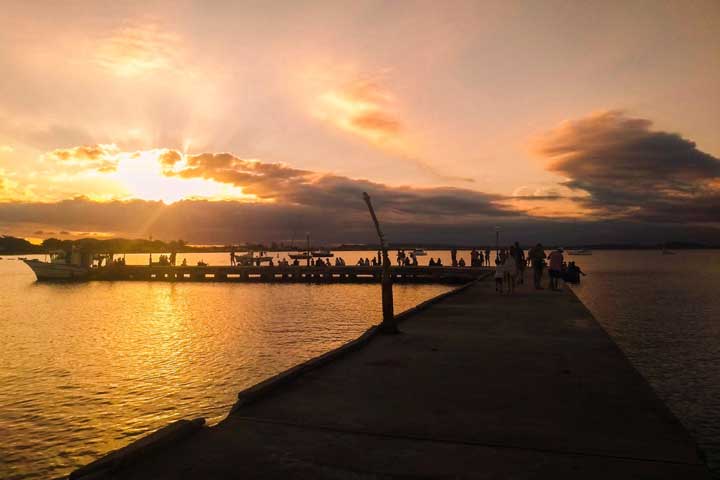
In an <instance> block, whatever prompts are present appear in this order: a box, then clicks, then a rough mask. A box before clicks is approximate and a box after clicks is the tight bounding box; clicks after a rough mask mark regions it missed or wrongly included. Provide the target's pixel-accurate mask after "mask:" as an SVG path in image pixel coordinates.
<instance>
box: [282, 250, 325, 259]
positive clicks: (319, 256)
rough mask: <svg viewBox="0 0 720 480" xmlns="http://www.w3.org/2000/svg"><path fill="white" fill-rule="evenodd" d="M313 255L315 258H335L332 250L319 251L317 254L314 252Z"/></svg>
mask: <svg viewBox="0 0 720 480" xmlns="http://www.w3.org/2000/svg"><path fill="white" fill-rule="evenodd" d="M311 255H312V256H313V257H315V258H328V257H334V256H335V254H334V253H332V252H331V251H330V250H317V251H315V252H312V253H311ZM291 258H292V257H291Z"/></svg>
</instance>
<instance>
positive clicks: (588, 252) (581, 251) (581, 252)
mask: <svg viewBox="0 0 720 480" xmlns="http://www.w3.org/2000/svg"><path fill="white" fill-rule="evenodd" d="M568 255H592V250H589V249H587V248H579V249H577V250H568Z"/></svg>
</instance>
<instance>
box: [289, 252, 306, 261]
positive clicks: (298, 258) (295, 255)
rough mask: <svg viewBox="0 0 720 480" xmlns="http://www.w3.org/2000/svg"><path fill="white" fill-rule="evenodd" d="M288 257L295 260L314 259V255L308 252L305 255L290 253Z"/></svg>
mask: <svg viewBox="0 0 720 480" xmlns="http://www.w3.org/2000/svg"><path fill="white" fill-rule="evenodd" d="M288 257H290V258H292V259H293V260H310V259H311V258H312V255H311V254H309V253H306V252H303V253H289V254H288Z"/></svg>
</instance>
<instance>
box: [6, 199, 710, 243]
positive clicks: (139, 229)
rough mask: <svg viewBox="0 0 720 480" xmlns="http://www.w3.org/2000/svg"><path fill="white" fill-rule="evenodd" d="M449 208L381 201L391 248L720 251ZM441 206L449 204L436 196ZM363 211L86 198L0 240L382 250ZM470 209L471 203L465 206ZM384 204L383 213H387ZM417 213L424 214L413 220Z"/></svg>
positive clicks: (25, 206)
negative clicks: (42, 237)
mask: <svg viewBox="0 0 720 480" xmlns="http://www.w3.org/2000/svg"><path fill="white" fill-rule="evenodd" d="M446 193H447V194H448V197H447V202H446V203H444V204H443V203H442V202H441V203H439V204H438V205H435V206H434V207H432V208H433V210H432V211H433V214H431V215H429V216H427V215H423V213H427V212H425V211H424V208H425V206H426V205H425V203H424V201H425V200H426V197H417V196H414V195H411V196H410V197H409V198H405V199H395V200H393V201H394V202H399V203H405V205H406V206H407V210H406V211H405V213H404V214H402V215H390V214H389V213H390V212H389V211H388V208H387V204H386V203H385V199H384V198H383V197H382V196H376V197H374V198H373V200H374V201H376V203H377V204H378V212H379V216H380V220H381V222H382V226H383V230H384V232H385V233H386V236H387V237H388V239H389V241H391V242H408V243H411V242H438V243H440V242H442V243H454V244H460V245H468V244H480V245H492V244H494V241H495V228H494V226H495V225H501V227H502V229H501V243H505V242H510V241H514V240H519V241H520V242H522V243H523V244H525V245H527V244H530V243H534V242H536V241H541V242H543V243H565V244H572V243H594V244H598V243H604V242H608V243H609V242H633V241H634V242H646V243H653V244H657V243H658V242H662V241H669V240H693V241H702V242H708V243H715V244H718V243H720V230H718V229H716V228H715V229H713V228H710V227H702V226H685V225H662V224H655V223H645V222H630V221H618V220H611V221H583V220H578V221H562V220H553V219H538V218H530V217H527V216H523V215H515V216H501V217H498V216H494V217H488V216H483V215H479V216H475V217H473V216H467V215H457V212H459V211H464V212H466V210H465V209H467V208H470V209H472V210H474V209H475V204H474V201H473V200H470V201H469V202H468V201H467V200H465V201H464V200H462V199H458V195H457V194H455V193H453V192H446ZM432 197H433V198H434V199H439V198H442V195H440V194H439V193H438V192H433V193H432ZM351 201H352V202H353V203H354V204H355V205H357V208H352V209H350V208H347V207H335V206H332V205H319V204H316V205H313V206H305V205H287V204H277V203H246V202H237V201H218V202H211V201H201V200H185V201H180V202H176V203H173V204H170V205H167V204H164V203H162V202H155V201H145V200H132V201H125V202H121V201H113V202H93V201H91V200H88V199H84V198H77V199H73V200H65V201H62V202H56V203H6V202H0V232H2V233H9V234H13V235H19V236H32V235H31V234H32V232H34V231H36V230H43V231H45V232H48V231H52V232H58V234H59V235H61V236H70V235H72V236H77V235H79V232H103V235H106V236H107V235H114V236H125V237H135V238H137V237H142V238H147V237H148V236H149V235H152V236H153V237H154V238H159V239H164V240H172V239H177V238H182V239H185V240H187V241H190V242H193V243H231V242H238V241H240V242H242V241H249V242H258V241H259V242H271V241H290V240H292V239H293V238H294V239H295V240H296V241H297V240H298V238H300V237H301V236H303V234H304V232H306V231H307V232H311V234H312V236H313V239H314V241H316V242H317V243H321V242H327V243H340V242H348V243H357V242H375V241H376V235H375V232H374V226H373V224H372V222H371V220H370V217H369V214H368V213H367V210H366V209H365V205H364V203H363V201H362V199H361V198H356V199H354V200H353V199H352V198H348V199H347V202H348V203H349V202H351ZM465 202H468V203H467V204H465ZM381 204H383V206H382V207H381V206H380V205H381ZM414 209H416V210H417V211H415V212H413V210H414Z"/></svg>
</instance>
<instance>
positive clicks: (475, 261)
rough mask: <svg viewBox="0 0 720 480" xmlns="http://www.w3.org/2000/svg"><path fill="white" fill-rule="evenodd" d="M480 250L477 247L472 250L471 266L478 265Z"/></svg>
mask: <svg viewBox="0 0 720 480" xmlns="http://www.w3.org/2000/svg"><path fill="white" fill-rule="evenodd" d="M479 253H480V252H478V251H477V249H475V248H473V249H472V251H471V252H470V266H471V267H477V266H478V254H479Z"/></svg>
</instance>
